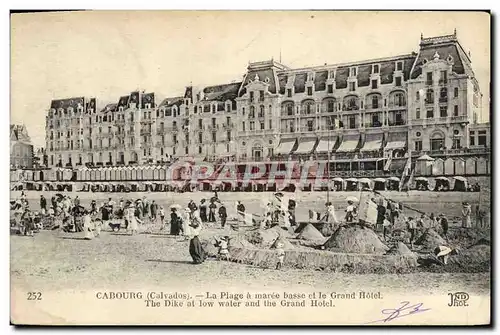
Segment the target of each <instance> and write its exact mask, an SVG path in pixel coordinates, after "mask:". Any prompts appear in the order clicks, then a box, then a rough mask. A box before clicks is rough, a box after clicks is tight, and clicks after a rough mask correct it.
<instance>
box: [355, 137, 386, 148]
mask: <svg viewBox="0 0 500 335" xmlns="http://www.w3.org/2000/svg"><path fill="white" fill-rule="evenodd" d="M383 136H384V135H383V134H367V135H366V140H365V144H364V145H363V147H362V148H361V150H360V151H378V150H380V149H381V148H382V140H383Z"/></svg>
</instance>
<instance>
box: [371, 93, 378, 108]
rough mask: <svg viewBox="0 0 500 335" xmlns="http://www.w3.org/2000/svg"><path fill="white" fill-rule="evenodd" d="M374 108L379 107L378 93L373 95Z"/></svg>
mask: <svg viewBox="0 0 500 335" xmlns="http://www.w3.org/2000/svg"><path fill="white" fill-rule="evenodd" d="M372 108H378V95H373V96H372Z"/></svg>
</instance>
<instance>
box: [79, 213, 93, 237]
mask: <svg viewBox="0 0 500 335" xmlns="http://www.w3.org/2000/svg"><path fill="white" fill-rule="evenodd" d="M82 219H83V231H84V232H85V239H86V240H91V239H93V238H94V232H93V231H92V230H93V228H94V227H93V224H92V218H91V217H90V213H89V212H88V211H85V212H84V214H83V218H82Z"/></svg>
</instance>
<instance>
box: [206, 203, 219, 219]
mask: <svg viewBox="0 0 500 335" xmlns="http://www.w3.org/2000/svg"><path fill="white" fill-rule="evenodd" d="M216 208H217V205H216V204H215V201H213V200H211V201H210V205H209V206H208V222H215V209H216Z"/></svg>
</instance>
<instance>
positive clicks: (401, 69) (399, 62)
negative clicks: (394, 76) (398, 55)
mask: <svg viewBox="0 0 500 335" xmlns="http://www.w3.org/2000/svg"><path fill="white" fill-rule="evenodd" d="M396 71H403V62H402V61H398V62H396Z"/></svg>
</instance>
